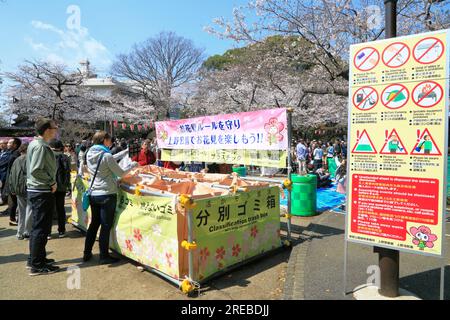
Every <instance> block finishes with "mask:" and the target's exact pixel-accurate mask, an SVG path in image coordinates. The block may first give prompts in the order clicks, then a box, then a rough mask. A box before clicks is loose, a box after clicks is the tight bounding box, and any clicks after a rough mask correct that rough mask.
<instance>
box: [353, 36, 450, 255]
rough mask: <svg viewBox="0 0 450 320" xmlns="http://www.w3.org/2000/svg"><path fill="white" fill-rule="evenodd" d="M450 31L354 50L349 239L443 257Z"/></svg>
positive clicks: (360, 45) (408, 37)
mask: <svg viewBox="0 0 450 320" xmlns="http://www.w3.org/2000/svg"><path fill="white" fill-rule="evenodd" d="M449 38H450V31H449V30H442V31H437V32H432V33H425V34H418V35H413V36H407V37H399V38H393V39H387V40H381V41H375V42H370V43H362V44H358V45H354V46H351V49H350V65H351V67H350V99H349V117H350V119H349V151H350V157H349V161H350V163H349V166H348V167H349V172H348V175H347V177H348V181H347V192H348V209H349V214H348V216H347V227H346V234H347V240H349V241H353V242H359V243H364V244H370V245H374V246H380V247H387V248H392V249H396V250H402V251H409V252H415V253H421V254H426V255H434V256H441V255H442V243H443V236H444V234H445V233H443V227H444V223H443V220H444V217H445V207H444V204H445V199H446V198H445V195H446V187H447V181H446V171H447V168H446V165H447V135H448V124H447V122H448V107H449V106H448V104H449V98H448V97H449V59H450V55H449V47H448V44H449Z"/></svg>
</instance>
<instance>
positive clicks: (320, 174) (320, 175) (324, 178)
mask: <svg viewBox="0 0 450 320" xmlns="http://www.w3.org/2000/svg"><path fill="white" fill-rule="evenodd" d="M314 174H315V175H316V176H317V188H329V187H331V182H332V181H331V178H330V174H329V173H328V172H326V171H325V169H324V168H319V169H317V170H316V171H315V172H314Z"/></svg>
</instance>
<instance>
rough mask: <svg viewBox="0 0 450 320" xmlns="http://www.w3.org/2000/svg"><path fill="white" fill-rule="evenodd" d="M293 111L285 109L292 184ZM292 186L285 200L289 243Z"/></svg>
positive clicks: (289, 170) (289, 175)
mask: <svg viewBox="0 0 450 320" xmlns="http://www.w3.org/2000/svg"><path fill="white" fill-rule="evenodd" d="M293 111H294V110H293V109H292V108H289V109H287V112H286V114H287V124H288V137H287V138H288V147H287V148H288V149H287V157H288V160H287V162H288V163H287V174H288V179H289V181H291V182H292V166H291V161H292V155H291V143H292V112H293ZM291 190H292V185H291V187H290V188H288V199H287V205H288V208H287V212H288V215H287V217H288V219H287V227H288V240H289V241H291V194H292V191H291Z"/></svg>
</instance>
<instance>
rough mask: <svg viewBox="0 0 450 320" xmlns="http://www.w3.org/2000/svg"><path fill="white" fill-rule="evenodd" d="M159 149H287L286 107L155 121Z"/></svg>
mask: <svg viewBox="0 0 450 320" xmlns="http://www.w3.org/2000/svg"><path fill="white" fill-rule="evenodd" d="M155 125H156V135H157V139H158V147H159V148H161V149H226V150H243V149H245V150H286V149H287V146H288V141H287V115H286V109H271V110H262V111H253V112H243V113H236V114H226V115H218V116H209V117H202V118H193V119H184V120H174V121H164V122H156V124H155Z"/></svg>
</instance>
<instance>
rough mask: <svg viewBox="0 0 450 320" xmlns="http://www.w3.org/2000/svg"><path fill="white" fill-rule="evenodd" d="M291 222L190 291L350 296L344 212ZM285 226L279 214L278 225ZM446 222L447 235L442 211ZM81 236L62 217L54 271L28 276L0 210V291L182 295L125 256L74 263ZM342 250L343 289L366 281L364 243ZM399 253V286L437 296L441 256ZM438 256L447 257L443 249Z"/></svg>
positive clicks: (30, 295)
mask: <svg viewBox="0 0 450 320" xmlns="http://www.w3.org/2000/svg"><path fill="white" fill-rule="evenodd" d="M3 209H4V207H0V211H2V210H3ZM67 209H68V210H70V207H68V208H67ZM292 222H293V223H292V235H293V238H294V242H293V248H292V250H288V249H284V250H282V251H281V252H279V253H276V254H273V255H271V256H268V257H265V258H263V259H261V260H258V261H256V262H253V263H250V264H247V265H245V266H243V267H241V268H239V269H237V270H235V271H233V272H231V273H229V274H226V275H224V276H221V277H219V278H217V279H215V280H213V281H211V282H210V283H209V284H208V286H207V287H206V286H205V287H204V288H202V291H201V293H200V296H199V297H196V298H194V299H197V300H212V299H226V300H234V299H248V300H265V299H296V300H297V299H307V300H328V299H334V300H335V299H346V300H350V299H353V296H352V294H351V293H350V294H347V295H346V296H344V294H343V292H344V287H343V261H344V225H345V216H344V215H342V214H336V213H332V212H326V213H323V214H322V215H320V216H317V217H312V218H298V217H294V218H293V220H292ZM286 227H287V226H286V223H285V222H282V229H286ZM446 228H447V232H446V234H447V235H450V218H447V223H446ZM54 231H56V227H54ZM83 244H84V236H83V235H82V234H81V233H80V232H79V231H77V230H76V229H75V228H73V227H72V226H70V225H69V226H68V237H67V238H65V239H53V240H51V241H50V242H49V244H48V246H47V247H48V253H49V257H50V258H54V259H56V260H57V261H58V265H59V266H61V267H62V268H63V270H62V272H60V273H57V274H54V275H50V276H40V277H34V278H33V277H30V276H28V272H27V270H26V269H25V261H26V258H27V254H28V241H18V240H17V239H16V237H15V227H9V225H8V217H0V287H2V288H7V290H0V299H120V300H126V299H146V300H151V299H177V300H183V299H189V298H187V297H186V296H185V295H183V294H182V293H181V292H180V291H179V290H178V289H177V288H176V287H175V286H174V285H172V284H171V283H169V282H167V281H166V280H164V279H162V278H160V277H158V276H157V275H154V274H152V273H150V272H140V271H138V269H137V265H136V264H135V263H134V262H132V261H130V260H124V261H123V262H121V263H119V264H117V265H115V266H99V265H97V264H96V263H95V261H97V260H98V255H95V256H94V261H93V262H89V263H86V264H84V263H82V261H81V253H82V251H83ZM449 245H450V238H449V236H446V247H447V248H450V246H449ZM348 252H349V264H348V273H347V275H348V279H347V292H351V291H352V290H353V289H354V288H356V287H357V286H359V285H361V284H364V283H366V281H367V278H368V276H369V275H368V274H367V273H366V270H367V267H368V266H370V265H377V264H378V261H377V254H374V253H373V250H372V248H371V247H368V246H363V245H356V244H349V247H348ZM400 257H401V261H400V277H401V279H400V285H401V287H402V288H404V289H407V290H409V291H411V292H413V293H415V294H417V295H418V296H419V297H420V298H422V299H439V281H440V278H439V277H440V269H439V267H440V265H441V261H440V260H439V259H436V258H430V257H423V256H418V255H412V254H406V253H402V254H401V255H400ZM446 262H447V265H448V264H449V262H450V252H449V250H447V256H446ZM70 266H79V267H80V270H81V289H80V290H68V289H67V280H68V278H69V276H70V274H68V273H67V268H68V267H70ZM445 298H446V299H450V267H447V268H446V296H445Z"/></svg>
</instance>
